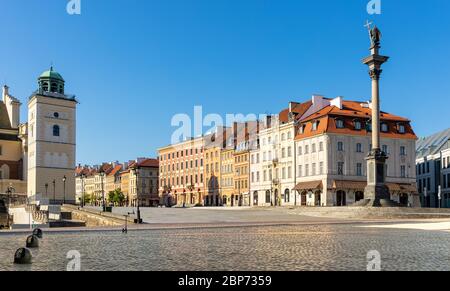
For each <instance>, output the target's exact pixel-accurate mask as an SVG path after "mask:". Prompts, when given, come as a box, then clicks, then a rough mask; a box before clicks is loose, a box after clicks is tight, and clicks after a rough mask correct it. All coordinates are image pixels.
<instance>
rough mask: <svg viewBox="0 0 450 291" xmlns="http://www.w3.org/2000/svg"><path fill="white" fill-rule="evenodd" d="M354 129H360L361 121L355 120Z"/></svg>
mask: <svg viewBox="0 0 450 291" xmlns="http://www.w3.org/2000/svg"><path fill="white" fill-rule="evenodd" d="M355 129H356V130H361V129H362V125H361V121H359V120H356V121H355Z"/></svg>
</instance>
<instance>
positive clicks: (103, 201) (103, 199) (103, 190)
mask: <svg viewBox="0 0 450 291" xmlns="http://www.w3.org/2000/svg"><path fill="white" fill-rule="evenodd" d="M104 177H105V172H104V171H103V170H102V171H101V172H100V178H101V181H100V182H101V186H102V204H103V207H102V208H103V212H106V203H105V189H104V187H103V178H104Z"/></svg>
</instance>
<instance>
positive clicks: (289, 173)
mask: <svg viewBox="0 0 450 291" xmlns="http://www.w3.org/2000/svg"><path fill="white" fill-rule="evenodd" d="M291 178H292V167H288V179H291Z"/></svg>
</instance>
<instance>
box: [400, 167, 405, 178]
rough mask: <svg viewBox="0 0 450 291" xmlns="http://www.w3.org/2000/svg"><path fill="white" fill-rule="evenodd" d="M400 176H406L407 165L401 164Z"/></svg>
mask: <svg viewBox="0 0 450 291" xmlns="http://www.w3.org/2000/svg"><path fill="white" fill-rule="evenodd" d="M400 176H401V177H402V178H406V166H401V167H400Z"/></svg>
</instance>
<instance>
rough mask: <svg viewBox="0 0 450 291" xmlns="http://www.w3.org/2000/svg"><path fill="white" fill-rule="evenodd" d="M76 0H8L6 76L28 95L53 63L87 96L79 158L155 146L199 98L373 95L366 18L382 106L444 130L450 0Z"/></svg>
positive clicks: (2, 1)
mask: <svg viewBox="0 0 450 291" xmlns="http://www.w3.org/2000/svg"><path fill="white" fill-rule="evenodd" d="M81 1H82V15H80V16H71V15H68V14H67V13H66V3H67V2H68V1H66V0H43V1H29V0H0V10H1V11H2V17H1V18H0V38H1V40H0V43H1V45H0V81H1V83H5V82H6V83H7V84H8V85H9V86H10V87H11V91H12V93H13V95H15V96H16V97H18V98H19V99H21V100H22V102H23V103H24V104H26V99H27V97H28V96H29V95H30V93H31V92H32V91H34V90H35V89H36V87H37V85H36V78H37V77H38V76H39V75H40V73H41V72H42V71H44V70H45V69H47V68H48V67H49V66H50V64H51V63H52V62H53V64H54V66H55V69H56V70H57V71H59V72H60V73H61V74H62V75H63V77H64V78H65V79H66V82H67V88H66V91H67V92H70V93H73V94H76V95H77V96H78V99H79V101H80V105H79V108H78V123H77V126H78V130H77V137H78V139H77V144H78V145H77V151H78V152H77V162H79V163H83V164H84V163H88V164H93V163H99V162H101V161H111V160H120V161H123V160H128V159H134V158H135V157H137V156H155V155H156V149H157V148H158V147H160V146H163V145H166V144H168V143H169V142H170V137H171V134H172V132H173V130H174V128H172V127H171V126H170V122H171V118H172V116H173V115H174V114H177V113H188V114H193V107H194V106H195V105H202V106H203V111H204V113H218V114H226V113H244V114H248V113H278V112H279V111H280V110H281V109H283V108H285V107H287V102H289V101H305V100H307V99H309V98H310V97H311V95H312V94H314V93H318V94H323V95H325V96H327V97H336V96H338V95H342V96H344V97H345V98H346V99H355V100H368V99H369V98H370V92H371V91H370V80H369V77H368V75H367V68H366V67H365V66H364V65H362V64H361V59H362V58H363V57H365V56H366V55H367V54H368V53H369V52H368V46H369V40H368V36H367V31H366V30H365V28H364V27H363V24H364V23H365V21H366V20H367V19H370V20H374V21H375V22H376V23H377V24H378V26H379V27H380V28H381V30H382V32H383V37H384V38H383V44H382V45H383V48H382V53H384V54H386V55H389V56H390V57H391V59H390V61H389V63H387V64H386V65H385V66H384V73H383V76H382V83H381V86H382V87H381V94H382V95H381V96H382V107H383V110H385V111H388V112H392V113H394V114H397V115H401V116H405V117H408V118H410V119H411V120H413V125H414V129H415V130H416V132H417V134H418V135H419V136H424V135H429V134H431V133H433V132H436V131H439V130H442V129H444V128H447V127H450V117H449V116H450V115H449V108H450V98H449V97H450V93H449V92H450V37H449V36H450V17H449V14H450V1H448V0H430V1H412V0H410V1H406V0H382V14H381V15H376V16H370V15H368V14H367V12H366V4H367V2H368V0H346V1H332V0H322V1H312V0H309V1H304V0H292V1H287V0H114V1H113V0H109V1H108V0H81ZM25 107H26V106H23V108H22V114H23V118H25V117H26V115H25V113H26V108H25ZM22 121H24V120H22Z"/></svg>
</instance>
